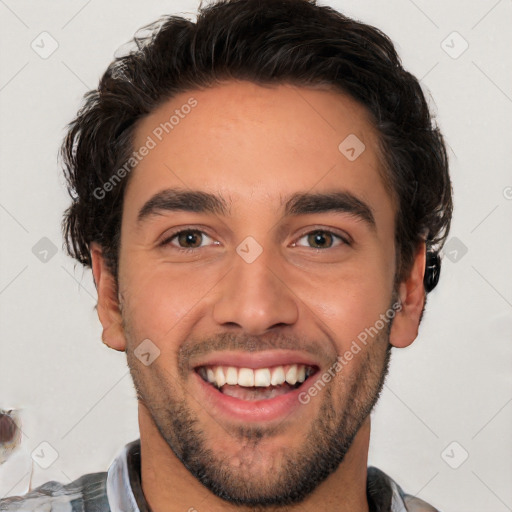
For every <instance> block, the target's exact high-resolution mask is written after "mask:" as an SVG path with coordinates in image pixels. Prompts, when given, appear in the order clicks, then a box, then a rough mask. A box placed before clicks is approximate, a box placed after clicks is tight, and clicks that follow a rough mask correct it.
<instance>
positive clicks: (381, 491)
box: [367, 466, 440, 512]
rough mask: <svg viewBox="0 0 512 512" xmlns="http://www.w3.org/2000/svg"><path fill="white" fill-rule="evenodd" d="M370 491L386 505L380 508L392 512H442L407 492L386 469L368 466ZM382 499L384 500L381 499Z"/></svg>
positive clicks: (377, 499) (377, 500)
mask: <svg viewBox="0 0 512 512" xmlns="http://www.w3.org/2000/svg"><path fill="white" fill-rule="evenodd" d="M367 485H368V491H369V494H370V495H371V496H372V497H374V498H375V499H376V502H377V503H380V504H381V505H385V506H383V507H382V508H378V510H381V509H382V510H391V511H392V512H440V511H439V510H438V509H436V508H435V507H433V506H432V505H429V504H428V503H427V502H426V501H423V500H420V499H419V498H416V497H415V496H411V495H409V494H407V493H405V492H404V491H403V490H402V488H401V487H400V486H399V485H398V484H397V483H396V482H395V481H394V480H393V479H392V478H391V477H390V476H389V475H387V474H386V473H384V471H382V470H380V469H378V468H376V467H372V466H370V467H369V468H368V483H367ZM379 500H382V501H379Z"/></svg>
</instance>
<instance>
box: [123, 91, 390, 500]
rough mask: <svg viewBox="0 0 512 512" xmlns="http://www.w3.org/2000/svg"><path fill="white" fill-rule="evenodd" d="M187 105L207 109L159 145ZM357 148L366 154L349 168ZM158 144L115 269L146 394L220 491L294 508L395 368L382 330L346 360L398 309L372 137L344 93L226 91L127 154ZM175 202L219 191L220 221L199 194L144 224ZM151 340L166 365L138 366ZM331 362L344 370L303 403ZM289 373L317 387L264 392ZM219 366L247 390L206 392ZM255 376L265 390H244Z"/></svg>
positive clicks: (330, 465) (183, 99) (184, 454)
mask: <svg viewBox="0 0 512 512" xmlns="http://www.w3.org/2000/svg"><path fill="white" fill-rule="evenodd" d="M191 97H193V98H195V100H197V105H196V106H195V107H193V108H192V109H190V113H188V114H186V115H183V112H184V111H185V110H186V111H188V110H189V109H184V110H180V112H181V113H182V115H183V118H182V117H181V116H180V120H179V122H178V123H176V124H175V125H174V126H173V128H172V131H169V134H165V131H164V132H163V135H164V136H163V137H161V138H162V140H161V141H160V140H158V137H156V136H155V133H159V134H160V133H161V130H160V131H158V130H157V131H156V132H155V129H157V127H159V126H160V123H165V122H166V121H169V118H170V117H171V115H173V114H174V113H175V110H176V109H181V107H182V106H183V105H185V104H187V101H188V100H189V98H191ZM174 121H175V120H174ZM354 135H355V136H356V137H357V138H358V139H359V140H360V141H362V142H363V143H364V145H365V149H364V151H363V152H362V153H361V154H360V155H359V156H358V157H357V158H356V159H355V160H354V159H353V156H354V154H355V155H357V153H358V152H359V151H360V150H361V148H362V146H357V147H355V151H354V152H352V151H351V150H350V147H352V146H354V140H356V139H354V138H353V136H354ZM148 136H150V137H151V138H152V139H153V140H154V141H155V142H156V147H154V148H153V149H151V150H150V151H149V153H148V155H147V156H145V158H144V159H143V160H142V161H141V162H140V163H139V164H138V165H137V167H136V168H135V169H134V170H133V171H132V175H131V177H130V182H129V184H128V187H127V189H126V192H125V199H124V206H123V208H124V209H123V218H122V230H121V252H120V262H119V263H120V264H119V285H120V297H121V305H122V317H123V327H124V332H125V338H126V351H127V356H128V363H129V366H130V369H131V372H132V376H133V379H134V383H135V386H136V388H137V391H138V394H139V398H140V399H141V401H142V404H143V405H144V407H145V408H147V411H148V412H149V414H150V416H151V419H152V421H153V422H154V423H155V425H156V426H157V428H158V430H159V432H160V434H161V435H162V437H163V438H164V439H165V441H166V442H167V443H168V445H169V446H170V447H171V448H172V450H173V451H174V453H175V454H176V455H177V457H178V458H180V459H181V460H182V462H183V463H184V464H185V466H186V467H187V468H188V469H189V471H191V472H192V474H194V475H195V476H196V477H197V478H198V479H200V480H201V481H202V483H203V484H204V485H206V486H207V487H209V488H210V490H212V491H213V492H214V493H215V494H217V495H219V496H221V497H223V498H224V499H227V500H231V501H233V502H237V503H239V504H243V503H245V504H251V505H256V504H258V503H259V504H264V503H266V504H271V503H273V504H284V503H287V502H289V503H291V502H296V501H300V500H301V499H303V498H304V496H305V495H307V493H309V492H311V491H312V490H313V489H314V488H315V487H316V486H317V485H318V484H319V483H320V482H321V481H322V480H323V479H325V477H326V476H328V475H329V474H330V473H331V472H333V471H334V470H335V469H336V468H337V466H338V465H339V463H340V462H341V460H342V459H343V456H344V454H345V453H346V451H347V449H348V447H349V446H350V443H351V441H352V440H353V438H354V435H355V434H356V432H357V430H358V429H359V427H360V426H361V424H362V422H363V421H364V420H365V418H366V417H367V415H368V413H369V411H370V409H371V407H372V406H373V404H374V403H375V400H376V398H377V396H378V393H379V390H380V387H381V386H382V381H383V378H384V375H385V371H386V368H387V357H388V355H389V352H388V347H389V345H388V339H389V336H388V334H389V327H390V323H387V324H386V326H385V328H380V329H379V333H378V334H376V335H375V334H374V335H372V336H369V337H368V338H367V343H366V344H363V343H361V342H359V343H358V345H359V348H360V350H359V351H358V352H357V353H354V354H353V358H351V359H350V360H349V361H348V360H347V358H346V357H345V356H344V354H345V353H346V352H347V351H349V350H350V349H351V346H353V345H352V343H353V341H354V340H357V339H358V336H359V335H360V334H361V333H362V332H364V331H365V329H370V328H371V327H374V326H375V325H376V322H377V321H378V320H379V318H381V314H383V313H385V312H386V311H388V310H389V308H390V307H391V305H392V303H393V301H394V295H393V291H394V290H393V280H394V271H395V245H394V225H395V224H394V221H395V219H394V216H395V207H394V204H393V201H392V199H391V198H390V196H389V194H388V192H387V191H386V188H385V186H384V184H383V182H382V179H381V176H380V173H379V165H380V164H379V161H378V157H377V152H376V147H377V135H376V132H375V130H374V129H373V128H372V126H371V124H370V122H369V121H368V117H367V114H366V112H365V110H364V109H363V108H362V107H361V106H359V105H358V104H357V103H355V102H354V101H353V100H351V99H349V98H347V97H346V96H343V95H341V94H338V93H334V92H327V91H321V90H313V89H306V88H295V87H291V86H287V85H281V86H278V87H274V88H263V87H260V86H257V85H254V84H252V83H246V82H241V83H234V82H233V83H229V84H227V85H223V86H219V87H215V88H210V89H206V90H203V91H193V92H189V93H184V94H180V95H179V96H176V97H174V98H173V99H172V100H170V101H168V102H166V103H165V104H163V105H161V106H160V107H159V108H158V109H157V110H156V111H154V112H153V113H152V114H151V115H149V116H148V117H146V118H145V119H143V120H142V122H140V124H139V125H138V126H137V129H136V137H135V141H134V148H135V149H138V148H140V147H141V146H143V145H145V144H147V141H148ZM348 136H352V138H351V139H348V140H349V141H352V144H349V145H348V146H349V147H348V148H347V147H345V146H343V148H344V149H343V151H340V149H339V148H338V146H339V145H340V143H341V142H342V141H344V140H345V139H346V138H347V137H348ZM356 142H357V141H356ZM358 144H359V143H358ZM347 156H350V157H351V158H347ZM169 189H171V190H174V191H175V192H192V191H194V192H202V193H205V194H211V195H214V196H216V197H218V199H219V200H218V203H219V204H218V205H217V206H221V205H223V206H224V210H225V211H224V212H221V209H220V208H216V209H215V211H209V209H208V208H206V207H205V204H204V202H203V201H200V200H199V199H200V198H199V197H195V199H194V200H193V201H192V204H193V206H194V209H196V210H197V211H187V209H186V208H184V207H183V206H181V207H180V208H181V209H180V208H178V209H173V208H171V207H172V203H174V207H176V206H177V203H178V199H179V197H177V196H176V195H175V196H174V199H173V198H172V197H171V198H170V199H173V200H171V201H168V204H167V206H164V205H163V202H162V201H160V203H158V202H153V208H151V207H146V209H145V215H142V216H141V219H140V220H138V216H139V212H140V211H141V210H142V209H143V207H144V206H145V205H146V203H147V202H148V201H149V200H150V199H151V198H153V196H155V194H159V193H161V192H162V191H165V190H169ZM337 193H339V194H340V195H339V196H334V195H333V194H337ZM301 194H308V195H315V196H316V197H312V198H302V199H300V198H299V195H301ZM323 194H330V195H331V199H330V200H329V201H328V200H327V199H328V198H326V197H322V196H321V195H323ZM297 198H299V199H298V200H297ZM168 199H169V197H168ZM294 199H295V200H296V201H295V203H293V200H294ZM214 203H215V201H212V200H210V201H206V206H208V205H212V204H214ZM155 205H156V206H158V209H156V210H155ZM287 206H288V207H287ZM179 232H182V233H181V234H179ZM174 235H177V236H174ZM377 325H379V326H381V325H382V324H378V323H377ZM372 332H374V331H372ZM147 339H149V340H151V343H152V344H153V345H149V347H154V346H156V347H158V350H159V351H160V355H159V356H158V357H157V358H156V359H155V360H154V361H153V362H152V363H151V364H150V365H149V366H146V365H144V364H143V363H142V362H141V361H140V360H139V359H138V358H137V357H136V356H135V354H134V350H135V349H136V348H137V347H138V346H139V344H140V343H141V342H142V341H143V340H147ZM360 339H361V338H360ZM146 343H147V342H146ZM151 350H153V349H150V352H151ZM354 352H355V351H354ZM337 358H343V361H345V362H344V364H343V365H342V368H341V370H338V371H336V372H335V376H334V377H333V378H331V379H329V381H328V382H327V383H326V382H325V381H324V386H317V393H316V395H315V396H311V395H310V394H307V396H308V397H309V398H310V399H309V400H307V399H305V397H306V395H305V394H304V392H306V393H307V391H308V390H309V389H310V388H311V387H312V386H313V385H314V383H315V382H316V381H318V380H322V375H325V374H326V372H328V370H329V368H331V373H332V367H333V365H334V363H335V361H336V360H337ZM294 364H297V365H299V366H298V367H297V368H298V374H299V378H300V379H301V378H303V377H304V374H303V372H307V373H309V372H311V371H313V372H315V373H314V375H312V376H310V377H309V378H308V379H307V380H306V382H304V383H303V384H302V385H301V386H300V387H299V388H297V384H295V385H291V384H279V385H277V384H276V385H275V386H267V384H268V379H269V378H275V379H276V380H275V381H274V382H276V383H277V382H279V378H280V377H281V380H282V374H283V373H284V374H285V377H286V373H287V372H288V370H289V369H290V366H292V365H294ZM219 367H220V368H222V374H223V375H224V378H228V377H227V375H228V374H229V375H230V377H229V378H233V375H234V376H235V377H234V378H235V379H236V378H237V377H238V378H239V379H241V380H240V384H227V385H224V386H223V387H222V388H221V389H220V390H219V389H217V388H218V386H215V385H214V384H212V383H207V382H206V381H205V377H206V379H208V377H210V378H212V375H213V376H214V377H215V378H218V379H220V380H219V381H216V382H217V383H218V384H222V378H223V377H222V376H221V375H220V373H221V371H220V370H219ZM228 367H231V369H229V370H228V369H227V368H228ZM240 368H246V369H249V371H248V370H243V371H240ZM237 372H238V373H237ZM281 372H282V373H281ZM293 373H294V370H293V369H292V371H291V374H290V375H289V378H290V380H291V381H292V382H293V380H294V379H293ZM307 373H306V375H307ZM253 376H254V377H255V378H256V379H257V383H259V384H261V386H258V387H250V381H251V378H253ZM245 378H247V379H248V380H244V379H245ZM260 379H261V380H260ZM231 382H237V381H236V380H235V381H231ZM242 384H245V385H242ZM299 395H300V396H299Z"/></svg>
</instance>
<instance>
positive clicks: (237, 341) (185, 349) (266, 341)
mask: <svg viewBox="0 0 512 512" xmlns="http://www.w3.org/2000/svg"><path fill="white" fill-rule="evenodd" d="M269 350H300V351H302V352H306V353H309V354H312V355H313V356H314V357H315V358H316V359H320V360H324V362H325V364H328V363H329V362H331V361H333V360H335V359H336V357H337V354H336V351H335V349H334V344H333V343H332V342H331V341H330V340H324V341H316V342H312V341H311V340H310V339H300V338H299V337H297V336H288V335H284V334H282V333H281V334H277V333H268V334H262V335H260V336H253V335H250V334H241V333H238V334H237V333H219V334H215V335H213V336H208V337H206V338H205V339H201V340H191V339H190V340H187V341H185V342H184V343H183V344H182V345H181V347H180V349H179V351H178V368H179V372H180V374H181V375H182V376H184V375H186V374H187V372H189V371H190V370H192V369H193V367H194V361H197V359H198V358H200V357H201V356H204V355H206V354H210V353H212V352H222V351H235V352H236V351H240V352H251V353H255V352H263V351H269Z"/></svg>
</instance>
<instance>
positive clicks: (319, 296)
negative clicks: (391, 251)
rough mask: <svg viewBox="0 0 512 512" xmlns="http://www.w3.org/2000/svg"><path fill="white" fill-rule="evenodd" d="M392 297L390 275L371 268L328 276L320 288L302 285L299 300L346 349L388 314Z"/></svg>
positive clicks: (318, 286)
mask: <svg viewBox="0 0 512 512" xmlns="http://www.w3.org/2000/svg"><path fill="white" fill-rule="evenodd" d="M391 293H392V273H391V274H390V273H389V272H383V271H382V269H379V268H378V266H374V267H366V268H364V269H362V268H360V269H355V268H353V269H351V271H350V272H349V271H348V269H345V270H344V271H340V272H338V273H336V272H331V273H330V274H329V275H328V276H326V279H324V280H323V284H322V285H321V286H320V285H313V284H311V281H309V282H304V283H303V285H302V292H301V293H300V294H299V296H300V297H301V298H303V300H304V302H305V304H306V305H307V307H308V309H309V310H311V311H312V312H313V313H314V314H315V315H316V316H317V319H318V320H320V321H321V322H322V323H323V324H324V325H325V326H327V327H328V328H329V332H330V335H331V336H332V337H333V339H335V340H337V342H338V344H339V345H340V348H346V347H347V346H348V345H350V344H351V342H352V341H353V340H354V339H356V338H357V336H358V335H359V334H360V333H361V332H363V331H364V330H365V329H367V328H370V327H371V326H373V325H375V323H376V322H377V320H378V319H379V318H380V315H381V314H383V313H385V312H386V311H387V309H388V308H389V307H390V299H391Z"/></svg>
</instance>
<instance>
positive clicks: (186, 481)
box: [139, 402, 370, 512]
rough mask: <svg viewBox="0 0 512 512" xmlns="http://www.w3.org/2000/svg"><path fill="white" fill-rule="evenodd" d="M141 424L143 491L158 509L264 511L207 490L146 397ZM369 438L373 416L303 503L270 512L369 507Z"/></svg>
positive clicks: (141, 407) (269, 511)
mask: <svg viewBox="0 0 512 512" xmlns="http://www.w3.org/2000/svg"><path fill="white" fill-rule="evenodd" d="M139 429H140V446H141V480H142V490H143V493H144V496H145V498H146V501H147V502H148V504H149V506H150V508H151V510H152V512H175V511H176V512H178V511H180V512H183V511H191V512H193V511H194V510H196V511H197V510H208V511H209V512H235V511H242V512H249V511H254V510H258V509H257V508H256V507H242V506H238V505H234V504H231V503H228V502H226V501H224V500H222V499H221V498H219V497H217V496H216V495H214V494H213V493H211V492H210V491H209V490H208V489H206V488H205V487H204V486H203V485H202V484H201V483H200V482H199V481H198V480H197V479H196V478H195V477H194V476H193V475H192V474H191V473H189V471H188V470H187V468H186V467H185V466H184V465H183V464H182V462H181V461H180V460H179V459H178V458H177V457H176V455H175V454H174V452H173V451H172V449H171V448H170V447H169V446H168V444H167V443H166V441H165V440H164V439H163V438H162V436H161V435H160V432H159V431H158V429H157V427H156V425H155V424H154V422H153V420H152V418H151V416H150V414H149V412H148V410H147V409H146V407H145V406H144V405H143V404H142V403H140V402H139ZM369 442H370V417H369V416H368V417H367V418H366V420H365V422H364V423H363V425H362V427H361V428H360V429H359V431H358V433H357V434H356V436H355V438H354V441H353V442H352V445H351V446H350V448H349V450H348V452H347V454H346V455H345V458H344V459H343V462H342V463H341V464H340V465H339V467H338V468H337V470H336V471H335V472H334V473H332V474H331V475H330V476H329V477H328V478H327V479H326V480H325V481H324V482H322V483H321V484H320V485H319V486H318V487H317V488H316V489H315V490H314V491H313V492H312V493H311V494H310V495H309V496H308V497H307V498H306V499H305V500H304V501H303V502H301V503H299V504H297V505H291V506H286V507H284V508H283V507H265V509H264V510H265V512H285V511H286V512H298V511H303V510H304V509H307V510H321V509H324V510H336V511H337V512H349V511H351V512H354V511H357V512H368V502H367V499H366V475H367V463H368V449H369ZM262 510H263V509H262Z"/></svg>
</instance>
